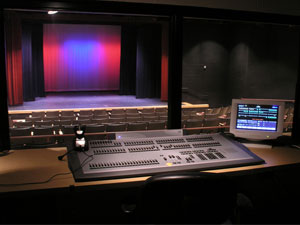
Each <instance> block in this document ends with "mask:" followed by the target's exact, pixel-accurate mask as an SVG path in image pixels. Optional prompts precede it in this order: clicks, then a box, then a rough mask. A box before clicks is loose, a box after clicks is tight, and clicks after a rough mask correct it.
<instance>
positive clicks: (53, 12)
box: [48, 11, 58, 15]
mask: <svg viewBox="0 0 300 225" xmlns="http://www.w3.org/2000/svg"><path fill="white" fill-rule="evenodd" d="M56 13H58V11H48V14H49V15H53V14H56Z"/></svg>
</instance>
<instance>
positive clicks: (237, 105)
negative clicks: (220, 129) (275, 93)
mask: <svg viewBox="0 0 300 225" xmlns="http://www.w3.org/2000/svg"><path fill="white" fill-rule="evenodd" d="M284 105H285V104H284V102H281V101H275V100H247V99H233V100H232V105H231V119H230V131H229V132H230V133H232V134H234V135H235V137H240V138H245V139H248V140H258V141H259V140H272V139H276V138H277V137H279V136H281V135H282V130H283V117H284Z"/></svg>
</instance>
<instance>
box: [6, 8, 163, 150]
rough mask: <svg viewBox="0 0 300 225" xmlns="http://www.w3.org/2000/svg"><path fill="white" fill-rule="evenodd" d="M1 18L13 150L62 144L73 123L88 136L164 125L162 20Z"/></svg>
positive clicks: (34, 14)
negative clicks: (3, 32)
mask: <svg viewBox="0 0 300 225" xmlns="http://www.w3.org/2000/svg"><path fill="white" fill-rule="evenodd" d="M4 16H5V35H6V36H5V40H6V42H5V46H6V52H5V56H6V77H7V89H8V101H7V103H8V113H9V127H10V137H11V148H31V147H35V146H41V145H42V146H52V145H54V146H64V145H65V143H66V142H67V141H68V140H70V139H72V136H73V135H72V134H74V126H77V125H81V126H82V125H85V126H86V134H87V135H88V136H89V137H90V138H94V137H95V138H97V136H98V138H99V135H101V134H103V133H107V132H116V131H138V130H160V129H166V128H167V120H168V117H167V115H168V19H167V18H165V17H157V18H156V17H152V16H151V17H150V16H136V15H135V16H133V15H130V16H129V15H107V14H97V13H78V12H77V13H76V12H67V11H63V12H62V11H59V12H57V13H55V14H53V13H50V14H49V13H48V12H47V11H44V10H36V11H33V10H31V11H26V10H17V11H14V10H12V9H7V10H4ZM20 50H21V51H20Z"/></svg>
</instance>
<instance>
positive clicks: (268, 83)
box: [182, 18, 299, 134]
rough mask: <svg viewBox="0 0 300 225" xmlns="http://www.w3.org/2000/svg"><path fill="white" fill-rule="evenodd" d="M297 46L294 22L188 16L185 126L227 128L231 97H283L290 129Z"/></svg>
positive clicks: (189, 129)
mask: <svg viewBox="0 0 300 225" xmlns="http://www.w3.org/2000/svg"><path fill="white" fill-rule="evenodd" d="M298 49H299V28H298V27H296V26H289V25H276V24H266V23H254V22H249V21H245V22H233V21H225V20H208V19H195V18H185V19H184V22H183V70H182V127H183V128H185V129H186V131H187V133H190V134H193V133H211V132H223V131H225V132H228V131H229V128H230V119H231V110H232V108H231V106H232V100H233V99H248V100H261V101H263V100H264V101H279V102H284V103H285V106H284V107H285V109H284V115H283V117H284V123H283V132H284V133H287V134H290V133H291V130H292V123H293V113H294V100H295V88H296V82H297V74H298V62H299V55H298ZM270 123H271V122H270ZM269 125H270V126H269ZM269 125H268V126H269V127H272V125H271V124H269ZM239 126H249V127H251V125H250V124H241V123H239Z"/></svg>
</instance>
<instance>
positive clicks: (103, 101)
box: [8, 92, 168, 111]
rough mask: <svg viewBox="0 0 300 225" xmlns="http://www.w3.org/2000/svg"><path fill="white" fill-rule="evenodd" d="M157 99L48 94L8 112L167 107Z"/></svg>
mask: <svg viewBox="0 0 300 225" xmlns="http://www.w3.org/2000/svg"><path fill="white" fill-rule="evenodd" d="M167 105H168V103H167V102H162V101H161V100H160V99H158V98H139V99H137V98H136V97H135V96H134V95H119V94H116V93H102V92H76V93H74V92H71V93H68V92H65V93H48V94H47V95H46V97H44V98H36V100H35V101H28V102H24V103H23V105H19V106H9V107H8V110H9V111H24V110H53V109H58V110H62V109H81V108H83V109H85V108H89V109H90V108H111V107H143V106H167Z"/></svg>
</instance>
